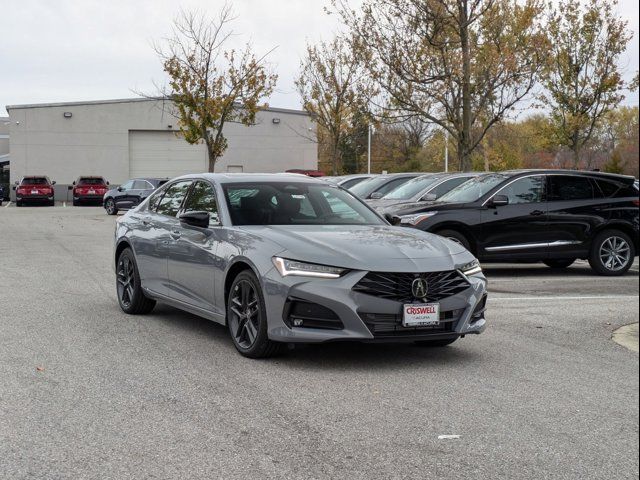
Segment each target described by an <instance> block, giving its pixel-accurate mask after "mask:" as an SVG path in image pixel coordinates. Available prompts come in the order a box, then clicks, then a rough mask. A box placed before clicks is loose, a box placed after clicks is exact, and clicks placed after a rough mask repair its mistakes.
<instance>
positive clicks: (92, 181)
mask: <svg viewBox="0 0 640 480" xmlns="http://www.w3.org/2000/svg"><path fill="white" fill-rule="evenodd" d="M78 185H104V179H103V178H81V179H80V180H78Z"/></svg>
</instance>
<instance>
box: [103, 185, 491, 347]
mask: <svg viewBox="0 0 640 480" xmlns="http://www.w3.org/2000/svg"><path fill="white" fill-rule="evenodd" d="M114 246H115V249H114V257H113V262H114V266H115V271H116V287H117V294H118V301H119V303H120V307H121V308H122V310H124V311H125V312H126V313H129V314H142V313H148V312H150V311H151V310H152V309H153V307H154V305H155V304H156V302H162V303H166V304H170V305H173V306H175V307H177V308H180V309H182V310H185V311H188V312H192V313H194V314H196V315H200V316H202V317H205V318H208V319H210V320H213V321H215V322H219V323H221V324H225V325H227V326H228V328H229V330H230V333H231V337H232V339H233V342H234V344H235V346H236V348H237V349H238V351H239V352H240V353H241V354H243V355H245V356H248V357H253V358H257V357H265V356H269V355H272V354H274V353H276V352H277V351H278V350H280V348H281V346H282V345H283V344H286V343H294V342H326V341H339V340H356V341H412V342H416V343H419V344H421V345H427V346H444V345H447V344H450V343H452V342H453V341H455V340H457V339H458V338H460V337H463V336H465V335H467V334H478V333H481V332H482V331H483V330H484V328H485V318H484V309H485V303H486V280H485V278H484V276H483V274H482V270H481V268H480V266H479V264H478V262H477V260H476V259H475V258H474V257H473V255H471V254H470V253H469V252H468V251H467V250H465V249H464V248H463V247H461V246H460V245H458V244H457V243H454V242H452V241H450V240H447V239H445V238H443V237H439V236H436V235H432V234H429V233H425V232H422V231H419V230H414V229H406V228H401V227H393V226H391V225H389V224H388V223H387V222H386V221H385V220H384V219H383V218H381V217H380V216H379V215H378V214H376V213H375V212H374V211H373V210H371V209H370V208H369V207H368V206H367V205H366V204H365V203H364V202H362V201H361V200H359V199H357V198H356V197H354V196H353V195H352V194H350V193H349V192H348V191H346V190H344V189H342V188H339V187H335V186H332V185H330V184H327V183H326V182H322V181H320V180H314V179H311V178H309V179H306V178H301V177H300V176H299V175H287V174H276V175H268V174H261V175H258V174H255V175H254V174H250V175H248V174H201V175H189V176H184V177H179V178H176V179H174V180H172V181H170V182H168V183H167V184H166V185H164V186H163V187H161V188H160V189H158V190H157V191H156V192H154V193H153V194H152V195H151V196H150V197H149V198H148V199H146V200H145V201H144V202H143V203H141V204H140V205H139V206H138V207H136V208H135V209H133V210H130V211H129V212H127V214H126V215H124V216H123V217H120V218H119V219H118V221H117V223H116V232H115V245H114Z"/></svg>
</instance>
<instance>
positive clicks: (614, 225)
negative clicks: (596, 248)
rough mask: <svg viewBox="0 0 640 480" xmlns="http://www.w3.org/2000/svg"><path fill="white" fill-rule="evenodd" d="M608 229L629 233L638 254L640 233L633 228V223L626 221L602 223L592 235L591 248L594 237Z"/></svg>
mask: <svg viewBox="0 0 640 480" xmlns="http://www.w3.org/2000/svg"><path fill="white" fill-rule="evenodd" d="M606 230H619V231H621V232H624V233H626V234H627V235H629V238H631V241H632V242H633V249H634V250H635V254H636V255H638V243H639V240H638V233H637V232H636V231H635V230H634V229H633V226H632V225H630V224H628V223H625V222H611V223H606V224H604V225H600V226H599V227H598V228H597V229H596V230H595V231H594V232H593V236H592V237H591V240H592V241H591V242H590V244H589V249H591V245H592V244H593V239H594V238H595V237H596V235H598V234H600V233H601V232H604V231H606Z"/></svg>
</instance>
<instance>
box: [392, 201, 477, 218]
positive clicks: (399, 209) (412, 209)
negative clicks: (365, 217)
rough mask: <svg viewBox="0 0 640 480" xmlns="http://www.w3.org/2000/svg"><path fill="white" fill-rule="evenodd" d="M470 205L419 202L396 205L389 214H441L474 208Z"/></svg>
mask: <svg viewBox="0 0 640 480" xmlns="http://www.w3.org/2000/svg"><path fill="white" fill-rule="evenodd" d="M473 206H474V205H473V204H470V203H443V202H437V201H436V202H417V203H405V204H402V205H396V207H395V208H393V209H391V208H390V209H389V210H388V213H392V214H393V215H411V214H413V213H422V212H434V211H435V212H439V211H441V210H462V209H465V208H473Z"/></svg>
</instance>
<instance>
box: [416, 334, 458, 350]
mask: <svg viewBox="0 0 640 480" xmlns="http://www.w3.org/2000/svg"><path fill="white" fill-rule="evenodd" d="M456 340H458V337H455V338H445V339H443V340H418V341H416V342H413V343H415V344H416V345H417V346H418V347H429V348H441V347H446V346H447V345H451V344H452V343H453V342H455V341H456Z"/></svg>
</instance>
